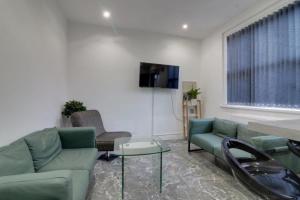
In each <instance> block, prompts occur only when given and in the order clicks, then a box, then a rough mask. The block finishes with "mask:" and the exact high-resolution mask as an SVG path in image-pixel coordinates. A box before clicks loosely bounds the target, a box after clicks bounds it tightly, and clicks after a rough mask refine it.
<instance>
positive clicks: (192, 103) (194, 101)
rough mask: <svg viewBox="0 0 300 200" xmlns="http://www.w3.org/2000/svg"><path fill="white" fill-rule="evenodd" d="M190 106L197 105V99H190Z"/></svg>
mask: <svg viewBox="0 0 300 200" xmlns="http://www.w3.org/2000/svg"><path fill="white" fill-rule="evenodd" d="M189 104H190V106H195V105H197V99H192V100H190V101H189Z"/></svg>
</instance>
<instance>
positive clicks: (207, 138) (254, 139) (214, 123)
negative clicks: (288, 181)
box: [188, 118, 300, 173]
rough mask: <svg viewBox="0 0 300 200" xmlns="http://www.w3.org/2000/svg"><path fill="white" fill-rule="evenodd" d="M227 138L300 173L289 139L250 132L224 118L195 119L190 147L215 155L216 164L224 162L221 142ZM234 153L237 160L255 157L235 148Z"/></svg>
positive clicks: (190, 131)
mask: <svg viewBox="0 0 300 200" xmlns="http://www.w3.org/2000/svg"><path fill="white" fill-rule="evenodd" d="M224 137H231V138H237V139H240V140H242V141H244V142H247V143H249V144H251V145H253V146H255V147H256V148H257V149H259V150H262V151H265V152H267V153H268V154H270V155H271V156H272V157H273V158H274V159H275V160H278V161H279V162H280V163H281V164H283V165H284V166H285V167H287V168H289V169H291V170H293V171H294V172H296V173H300V159H299V158H298V157H296V156H295V155H294V154H293V153H292V152H290V151H289V149H288V147H287V139H286V138H282V137H277V136H273V135H270V134H268V133H259V132H255V131H252V130H249V129H248V128H247V126H246V125H244V124H239V123H236V122H233V121H229V120H224V119H218V118H214V119H193V120H191V121H190V124H189V139H188V146H189V148H188V149H189V151H192V150H191V149H190V144H191V143H192V144H194V145H196V146H198V147H200V148H201V149H204V150H205V151H207V152H209V153H211V154H213V155H214V156H215V158H216V161H221V162H222V164H223V165H224V164H225V165H226V162H224V157H223V153H222V149H221V143H222V141H223V139H224ZM231 153H232V154H233V155H234V156H235V157H246V158H247V157H251V155H250V154H248V153H247V152H244V151H241V150H238V149H232V150H231Z"/></svg>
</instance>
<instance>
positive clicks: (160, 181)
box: [159, 153, 163, 193]
mask: <svg viewBox="0 0 300 200" xmlns="http://www.w3.org/2000/svg"><path fill="white" fill-rule="evenodd" d="M162 164H163V163H162V153H160V172H159V173H160V175H159V176H160V177H159V178H160V179H159V184H160V185H159V192H160V193H162Z"/></svg>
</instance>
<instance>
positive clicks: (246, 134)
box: [237, 124, 267, 144]
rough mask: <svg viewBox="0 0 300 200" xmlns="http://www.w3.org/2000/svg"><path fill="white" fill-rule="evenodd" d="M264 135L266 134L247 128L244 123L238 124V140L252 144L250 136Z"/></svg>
mask: <svg viewBox="0 0 300 200" xmlns="http://www.w3.org/2000/svg"><path fill="white" fill-rule="evenodd" d="M265 135H267V134H265V133H260V132H256V131H252V130H249V129H248V128H247V125H245V124H238V127H237V139H239V140H243V141H244V142H247V143H249V144H252V140H251V138H253V137H257V136H265Z"/></svg>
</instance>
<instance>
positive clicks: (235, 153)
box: [214, 143, 252, 160]
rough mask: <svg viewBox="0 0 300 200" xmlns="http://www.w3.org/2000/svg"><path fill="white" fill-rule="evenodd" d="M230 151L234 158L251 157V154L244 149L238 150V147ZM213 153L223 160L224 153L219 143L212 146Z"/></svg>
mask: <svg viewBox="0 0 300 200" xmlns="http://www.w3.org/2000/svg"><path fill="white" fill-rule="evenodd" d="M230 152H231V153H232V155H233V156H234V157H236V158H251V157H252V155H251V154H250V153H248V152H246V151H243V150H240V149H234V148H233V149H230ZM214 155H215V156H217V157H218V158H221V159H223V160H224V155H223V152H222V146H221V143H220V145H219V146H215V148H214Z"/></svg>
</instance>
